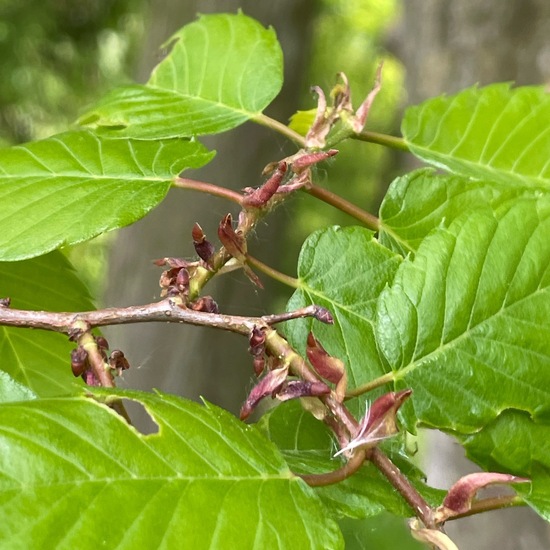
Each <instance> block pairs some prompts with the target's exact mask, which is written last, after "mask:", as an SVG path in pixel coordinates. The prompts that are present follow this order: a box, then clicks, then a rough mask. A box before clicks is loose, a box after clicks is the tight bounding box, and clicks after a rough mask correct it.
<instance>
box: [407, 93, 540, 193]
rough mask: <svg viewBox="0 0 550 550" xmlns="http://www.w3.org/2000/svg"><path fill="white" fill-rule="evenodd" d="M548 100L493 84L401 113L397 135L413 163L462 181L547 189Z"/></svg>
mask: <svg viewBox="0 0 550 550" xmlns="http://www.w3.org/2000/svg"><path fill="white" fill-rule="evenodd" d="M548 121H550V94H548V93H547V92H546V91H545V90H544V88H542V87H523V88H511V87H510V85H509V84H493V85H491V86H487V87H485V88H477V87H473V88H469V89H467V90H464V91H463V92H461V93H459V94H457V95H455V96H454V97H446V96H441V97H437V98H434V99H430V100H428V101H426V102H424V103H422V104H421V105H418V106H415V107H410V108H409V109H407V111H406V113H405V117H404V119H403V124H402V132H403V136H404V137H405V140H406V141H407V145H408V146H409V148H410V150H411V151H412V152H413V153H414V154H415V155H417V156H418V157H419V158H421V159H423V160H425V161H427V162H429V163H431V164H434V165H435V166H438V167H444V168H447V169H448V170H450V171H452V172H455V173H457V174H461V175H463V176H467V177H471V178H475V179H481V180H489V181H494V182H497V183H500V184H512V185H518V186H521V187H526V186H527V187H532V188H542V189H546V190H548V188H549V186H550V163H548V158H549V157H550V132H549V131H548Z"/></svg>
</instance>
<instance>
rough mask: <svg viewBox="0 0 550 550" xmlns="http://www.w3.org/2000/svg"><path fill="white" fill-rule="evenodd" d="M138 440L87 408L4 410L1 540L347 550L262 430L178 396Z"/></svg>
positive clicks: (78, 400)
mask: <svg viewBox="0 0 550 550" xmlns="http://www.w3.org/2000/svg"><path fill="white" fill-rule="evenodd" d="M99 395H111V396H117V395H118V396H120V397H126V398H130V399H133V400H137V401H139V402H141V403H143V404H144V405H145V407H146V409H147V410H148V411H149V413H150V414H151V415H152V417H153V419H154V421H155V422H156V423H157V425H158V427H159V431H158V433H156V434H150V435H142V434H140V433H139V432H137V431H136V430H135V429H133V428H131V427H129V426H128V425H127V424H126V423H125V421H124V420H123V419H122V418H121V417H119V416H118V415H117V414H116V413H114V412H113V411H112V410H111V409H109V408H108V407H106V406H105V405H102V404H99V403H97V402H95V401H93V400H92V399H90V398H85V397H75V398H66V399H48V400H46V399H43V400H34V401H28V402H24V403H17V404H4V405H0V409H1V413H0V439H1V446H2V449H3V450H4V451H3V453H2V454H1V455H0V488H1V490H0V495H1V497H0V517H1V521H0V538H1V540H4V541H8V540H9V541H10V544H11V547H13V548H44V547H48V548H57V549H60V550H61V549H71V550H73V549H74V548H78V549H79V550H86V549H94V550H95V549H96V548H99V547H105V548H112V549H118V550H123V549H126V548H127V549H135V548H159V549H171V548H181V547H182V545H183V546H184V547H185V548H194V549H197V550H199V549H203V548H205V549H208V548H242V549H247V548H250V549H252V548H273V549H275V548H279V549H283V548H288V549H295V548H312V549H320V550H321V549H325V548H331V549H332V548H334V549H338V548H342V547H343V543H342V539H341V534H340V532H339V529H338V527H337V526H336V524H335V523H334V521H332V520H331V519H330V518H328V517H327V516H326V511H325V510H324V508H323V507H322V505H321V504H320V503H319V501H318V499H317V497H316V496H315V494H314V493H313V491H312V490H311V489H310V488H309V487H308V486H307V485H306V484H305V483H304V482H303V481H302V480H301V479H299V478H297V477H295V476H293V475H292V473H291V472H290V470H289V469H288V466H287V465H286V464H285V462H284V460H283V459H282V458H281V456H280V454H279V453H278V452H277V450H276V448H275V447H274V446H273V444H271V443H270V442H269V441H268V440H267V439H265V438H264V437H262V436H261V435H260V434H259V433H258V432H257V430H254V429H253V428H251V427H247V426H246V425H244V424H242V423H240V422H239V421H237V420H236V419H235V418H234V417H232V416H231V415H229V414H228V413H227V412H225V411H223V410H221V409H219V408H217V407H214V406H212V405H207V406H200V405H198V404H196V403H192V402H189V401H185V400H183V399H180V398H178V397H175V396H169V395H165V394H158V395H148V394H143V393H139V392H121V391H118V392H112V393H109V392H105V391H104V392H99Z"/></svg>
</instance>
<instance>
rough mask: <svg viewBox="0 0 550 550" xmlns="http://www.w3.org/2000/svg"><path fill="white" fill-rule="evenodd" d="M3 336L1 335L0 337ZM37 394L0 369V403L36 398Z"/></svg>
mask: <svg viewBox="0 0 550 550" xmlns="http://www.w3.org/2000/svg"><path fill="white" fill-rule="evenodd" d="M2 337H3V335H2V336H0V339H1V338H2ZM35 398H36V394H35V393H33V392H32V391H31V390H29V388H27V387H26V386H23V384H20V383H19V382H16V381H15V380H14V379H13V378H12V377H11V376H10V375H9V374H8V373H6V372H4V371H0V403H7V402H8V401H26V400H27V399H35Z"/></svg>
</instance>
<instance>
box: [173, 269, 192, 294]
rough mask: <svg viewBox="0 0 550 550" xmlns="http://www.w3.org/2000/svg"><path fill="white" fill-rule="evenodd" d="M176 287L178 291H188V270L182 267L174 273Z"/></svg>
mask: <svg viewBox="0 0 550 550" xmlns="http://www.w3.org/2000/svg"><path fill="white" fill-rule="evenodd" d="M175 282H176V288H177V289H178V290H179V291H180V292H187V291H189V271H187V269H185V267H182V268H181V269H180V270H179V271H178V273H177V275H176V281H175Z"/></svg>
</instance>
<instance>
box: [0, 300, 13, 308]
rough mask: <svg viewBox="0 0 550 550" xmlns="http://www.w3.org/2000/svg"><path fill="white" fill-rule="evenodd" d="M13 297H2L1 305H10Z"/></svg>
mask: <svg viewBox="0 0 550 550" xmlns="http://www.w3.org/2000/svg"><path fill="white" fill-rule="evenodd" d="M10 304H11V298H0V307H10Z"/></svg>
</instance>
